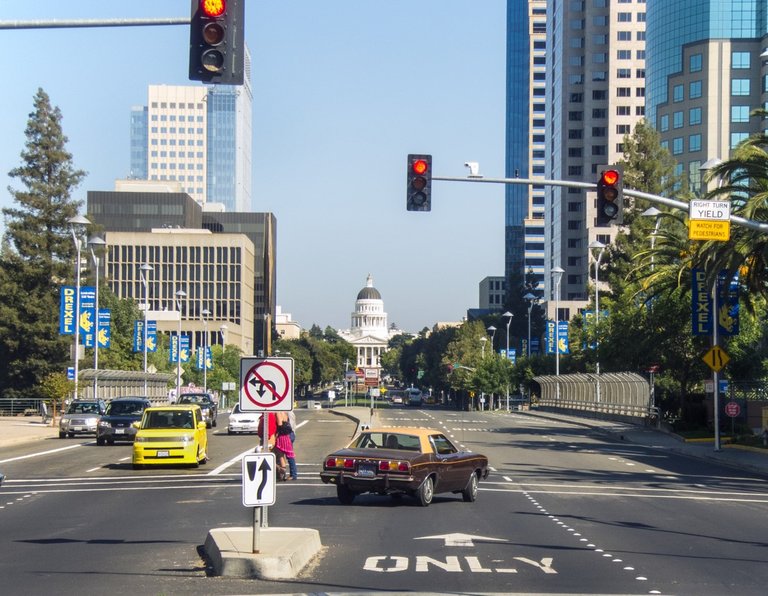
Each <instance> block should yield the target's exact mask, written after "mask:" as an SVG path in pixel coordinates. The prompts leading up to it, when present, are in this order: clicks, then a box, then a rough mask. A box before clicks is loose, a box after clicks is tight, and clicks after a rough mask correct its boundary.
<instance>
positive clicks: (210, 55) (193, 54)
mask: <svg viewBox="0 0 768 596" xmlns="http://www.w3.org/2000/svg"><path fill="white" fill-rule="evenodd" d="M244 17H245V0H192V18H191V20H190V25H189V79H190V80H191V81H203V82H205V83H210V84H214V85H216V84H220V85H242V84H243V75H244V70H245V68H244V64H245V35H244V31H243V26H244V21H245V18H244Z"/></svg>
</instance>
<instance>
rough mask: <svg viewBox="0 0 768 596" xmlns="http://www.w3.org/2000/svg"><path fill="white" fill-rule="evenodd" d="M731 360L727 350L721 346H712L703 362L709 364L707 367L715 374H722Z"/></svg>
mask: <svg viewBox="0 0 768 596" xmlns="http://www.w3.org/2000/svg"><path fill="white" fill-rule="evenodd" d="M730 359H731V357H730V356H728V354H726V353H725V350H723V348H721V347H720V346H712V347H711V348H710V349H709V350H708V351H707V353H706V354H704V356H703V357H702V360H703V361H704V362H706V363H707V366H709V368H711V369H712V370H713V371H715V372H720V369H722V368H723V367H724V366H725V365H726V364H728V361H729V360H730Z"/></svg>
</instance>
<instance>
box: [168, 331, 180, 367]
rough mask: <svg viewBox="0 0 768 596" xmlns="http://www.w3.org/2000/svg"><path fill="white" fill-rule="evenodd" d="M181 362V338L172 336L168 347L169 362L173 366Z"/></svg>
mask: <svg viewBox="0 0 768 596" xmlns="http://www.w3.org/2000/svg"><path fill="white" fill-rule="evenodd" d="M178 361H179V336H178V335H172V336H171V343H170V345H169V346H168V362H171V363H173V364H175V363H177V362H178Z"/></svg>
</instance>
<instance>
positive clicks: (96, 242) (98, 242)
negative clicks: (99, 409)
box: [88, 236, 107, 399]
mask: <svg viewBox="0 0 768 596" xmlns="http://www.w3.org/2000/svg"><path fill="white" fill-rule="evenodd" d="M106 244H107V243H106V242H105V241H104V239H103V238H100V237H99V236H92V237H91V238H89V239H88V246H89V247H90V248H91V259H92V260H93V266H94V267H95V268H96V316H95V317H94V321H93V323H94V338H95V339H94V342H93V399H98V397H99V396H98V395H97V392H98V389H99V260H100V259H99V257H98V256H96V251H95V250H94V247H96V248H98V247H101V246H106Z"/></svg>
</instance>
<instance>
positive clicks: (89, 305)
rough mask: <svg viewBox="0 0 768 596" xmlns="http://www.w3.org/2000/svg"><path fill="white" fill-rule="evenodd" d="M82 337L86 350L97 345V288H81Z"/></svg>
mask: <svg viewBox="0 0 768 596" xmlns="http://www.w3.org/2000/svg"><path fill="white" fill-rule="evenodd" d="M80 337H81V338H82V342H83V345H84V346H85V347H86V348H92V347H93V346H94V345H95V344H96V288H94V287H93V286H81V287H80Z"/></svg>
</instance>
